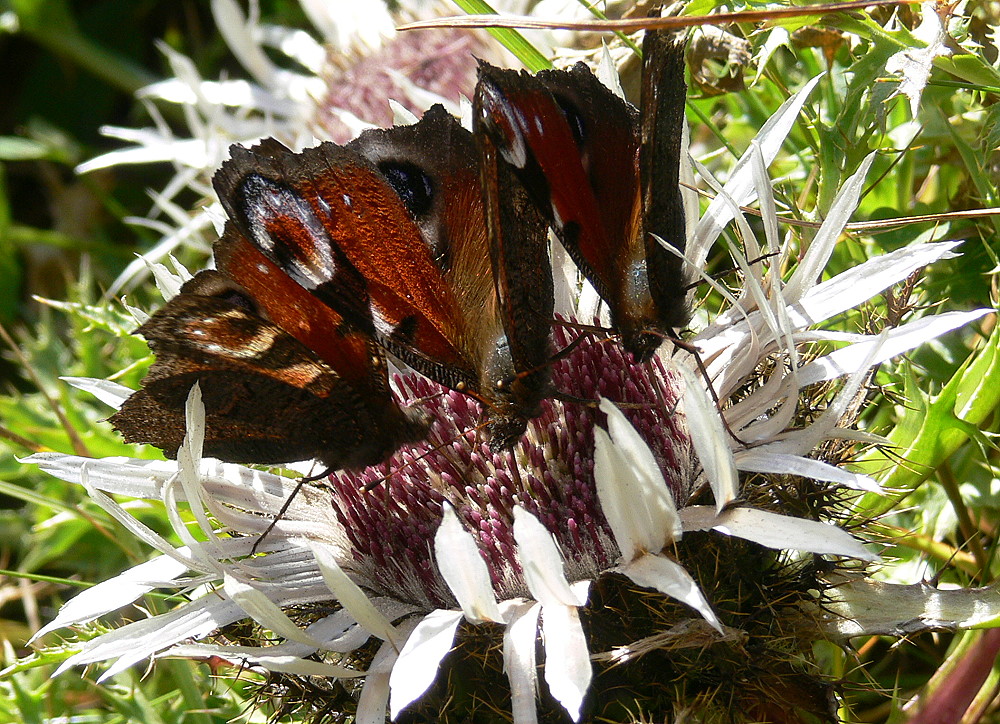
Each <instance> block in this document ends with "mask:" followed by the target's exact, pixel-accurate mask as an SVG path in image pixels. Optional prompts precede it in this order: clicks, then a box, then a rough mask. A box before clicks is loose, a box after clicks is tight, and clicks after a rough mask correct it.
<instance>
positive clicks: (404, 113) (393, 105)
mask: <svg viewBox="0 0 1000 724" xmlns="http://www.w3.org/2000/svg"><path fill="white" fill-rule="evenodd" d="M389 108H390V110H392V125H394V126H412V125H413V124H415V123H416V122H417V121H419V120H420V119H419V118H417V116H416V115H415V114H414V113H413V112H412V111H411V110H410V109H409V108H406V107H405V106H403V105H401V104H400V103H399V101H394V100H393V99H392V98H390V99H389Z"/></svg>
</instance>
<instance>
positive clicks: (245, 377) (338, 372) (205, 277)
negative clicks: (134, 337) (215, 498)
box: [111, 225, 427, 470]
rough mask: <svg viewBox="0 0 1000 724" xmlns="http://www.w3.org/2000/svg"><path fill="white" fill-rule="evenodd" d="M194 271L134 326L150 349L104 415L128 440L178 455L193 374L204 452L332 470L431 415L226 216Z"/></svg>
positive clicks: (374, 457)
mask: <svg viewBox="0 0 1000 724" xmlns="http://www.w3.org/2000/svg"><path fill="white" fill-rule="evenodd" d="M214 252H215V260H216V264H217V266H218V270H207V271H202V272H199V273H198V274H197V275H196V276H195V277H194V278H193V279H191V280H189V281H188V282H186V283H185V284H184V285H183V286H182V287H181V290H180V293H179V294H178V295H177V296H175V297H174V298H172V299H171V300H170V301H168V302H167V304H166V305H165V306H164V307H163V308H162V309H160V310H159V311H158V312H156V313H155V314H154V315H153V316H152V317H150V319H149V320H148V321H147V322H146V323H145V324H143V325H142V326H141V327H140V328H139V329H138V330H137V331H138V333H139V334H141V335H142V336H143V337H145V338H146V341H147V342H148V343H149V346H150V349H152V350H153V352H154V353H155V354H156V362H155V363H154V364H153V365H152V367H151V368H150V370H149V372H148V373H147V375H146V377H145V379H144V380H143V382H142V388H141V389H140V390H138V391H137V392H135V393H134V394H132V395H131V396H130V397H129V398H128V399H127V400H126V401H125V403H124V404H123V405H122V407H121V409H120V410H119V411H118V412H117V413H115V414H114V415H113V416H112V417H111V423H112V425H113V426H114V427H115V428H116V429H117V430H118V431H119V432H121V433H122V435H123V436H124V438H125V440H126V442H132V443H151V444H153V445H155V446H157V447H159V448H160V449H162V450H163V451H164V453H165V454H166V455H167V456H168V457H176V455H177V449H178V447H179V446H180V445H181V442H182V440H183V438H184V434H185V417H184V406H185V401H186V400H187V397H188V393H189V392H190V390H191V387H192V386H193V385H194V384H195V383H199V384H200V386H201V390H202V400H203V402H204V405H205V416H206V417H205V425H206V433H205V441H204V452H205V454H206V455H210V456H212V457H216V458H219V459H221V460H225V461H228V462H240V463H259V464H277V463H287V462H293V461H298V460H308V459H317V460H319V461H320V462H321V463H323V464H324V465H325V466H326V468H327V469H328V470H334V469H340V468H363V467H367V466H369V465H375V464H377V463H380V462H382V461H383V460H385V459H386V458H387V457H388V456H390V455H391V454H392V453H393V452H394V451H395V450H396V449H397V448H398V447H399V446H400V445H402V444H404V443H407V442H415V441H417V440H419V439H421V438H422V437H423V436H424V435H425V433H426V430H427V421H426V420H425V419H424V416H423V415H422V414H421V413H420V411H418V410H410V409H407V410H403V409H401V408H400V407H399V405H397V404H396V402H395V401H394V400H393V398H392V395H391V392H390V390H389V385H388V377H387V371H386V370H387V368H386V364H385V358H384V355H383V353H382V351H381V350H380V349H379V348H378V347H377V346H376V345H374V344H372V342H371V340H369V339H368V338H367V337H366V336H365V335H362V334H358V333H356V332H352V331H350V330H349V329H347V328H346V327H345V326H344V324H343V320H342V319H341V318H340V317H339V316H338V315H337V314H336V313H335V312H334V311H333V310H332V309H329V308H328V307H325V306H324V305H322V304H320V303H318V302H317V300H315V299H314V298H313V297H312V296H311V295H310V294H308V292H306V291H305V290H303V289H302V288H301V287H299V286H298V285H297V284H295V283H294V282H293V281H292V280H291V279H289V278H288V277H287V275H285V274H283V273H282V272H281V271H280V270H279V269H278V268H277V267H276V266H274V265H273V264H272V263H271V262H269V261H268V260H267V259H266V258H265V257H264V256H263V255H261V254H260V253H259V252H258V251H257V250H256V249H254V247H253V246H252V245H251V244H250V243H249V242H247V240H246V238H245V237H243V236H242V235H240V234H239V232H238V231H237V230H236V229H235V227H233V226H232V225H228V226H227V228H226V231H225V233H224V234H223V235H222V237H221V238H220V239H219V240H218V241H217V242H216V244H215V247H214Z"/></svg>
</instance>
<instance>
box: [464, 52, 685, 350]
mask: <svg viewBox="0 0 1000 724" xmlns="http://www.w3.org/2000/svg"><path fill="white" fill-rule="evenodd" d="M681 78H682V80H681V82H682V83H683V76H681ZM681 110H682V112H683V107H682V109H681ZM473 118H474V121H475V123H476V124H477V125H476V128H477V131H478V132H479V133H481V134H482V135H484V136H486V137H488V138H489V139H490V141H491V142H492V143H493V144H494V145H495V146H496V149H497V151H498V154H499V157H500V158H501V159H502V160H503V161H504V162H505V163H507V164H508V165H509V166H510V167H511V168H512V169H513V170H514V172H515V173H516V175H517V177H518V179H519V180H520V182H521V183H522V184H523V185H524V187H525V188H526V189H527V191H528V193H529V194H530V196H531V198H532V200H533V201H534V203H535V204H536V205H537V206H538V208H539V209H540V210H541V211H542V212H543V213H544V214H545V216H546V218H547V219H548V221H549V223H550V224H551V225H552V227H553V229H554V230H555V231H556V234H557V236H558V237H559V238H560V240H561V241H562V243H563V245H564V246H565V247H566V249H567V251H568V252H569V254H570V256H571V257H572V258H573V260H574V261H575V262H576V263H577V265H578V266H579V267H580V270H581V271H582V272H583V274H584V275H585V276H586V277H587V279H589V280H590V282H591V283H592V284H593V285H594V287H595V288H596V289H597V292H598V293H599V294H600V295H601V297H602V298H603V299H604V300H605V301H606V302H607V304H608V306H609V308H610V311H611V321H612V325H613V326H614V327H615V329H616V330H617V331H618V332H619V333H620V334H621V335H622V340H623V343H624V344H625V346H626V347H627V348H628V349H629V350H631V351H632V352H633V353H634V354H635V355H636V356H637V357H639V358H640V359H645V358H647V357H648V356H649V355H650V354H652V352H653V350H655V349H656V347H657V346H658V345H659V344H660V342H661V341H662V337H663V333H664V332H665V331H666V330H667V329H668V328H669V326H671V324H672V323H673V322H674V321H676V320H677V319H678V315H677V313H676V312H675V311H674V310H672V309H669V308H666V307H664V306H661V304H660V302H661V301H662V302H667V301H668V300H669V299H671V292H670V289H668V288H667V287H668V286H669V284H670V283H671V278H670V274H671V273H672V272H673V271H674V269H675V267H674V266H671V262H670V260H669V259H666V258H665V257H664V256H663V255H664V254H666V252H664V251H663V250H662V248H660V247H659V246H658V245H655V244H652V243H648V242H647V239H646V234H645V233H644V226H643V220H642V210H643V207H642V202H643V199H642V193H641V188H640V173H639V157H640V150H639V149H640V126H639V116H638V114H637V112H636V110H635V109H634V108H632V107H631V106H629V105H628V104H627V103H625V101H623V100H622V99H620V98H618V97H617V96H616V95H615V94H614V93H612V92H611V91H610V90H609V89H608V88H606V87H605V86H604V85H603V84H602V83H601V82H600V81H598V80H597V78H596V77H595V76H594V75H593V74H592V73H591V72H590V71H589V70H588V69H587V68H586V66H584V65H583V64H577V65H576V66H575V67H574V68H572V69H571V70H569V71H543V72H541V73H539V74H537V75H536V76H531V75H528V74H527V73H524V72H521V73H518V72H515V71H507V70H499V69H497V68H493V67H492V66H490V65H488V64H486V63H482V64H480V71H479V84H478V85H477V89H476V97H475V100H474V102H473ZM664 118H666V116H665V115H664ZM656 176H657V178H659V177H661V176H662V174H656ZM651 177H652V175H651ZM675 178H676V175H675ZM657 228H660V227H659V226H658V227H657ZM681 243H682V242H681ZM650 262H652V263H650ZM651 277H654V278H651ZM677 284H678V285H679V282H677ZM679 316H680V317H683V316H684V315H683V314H682V315H679Z"/></svg>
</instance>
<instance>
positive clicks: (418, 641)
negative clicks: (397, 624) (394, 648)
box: [389, 609, 462, 719]
mask: <svg viewBox="0 0 1000 724" xmlns="http://www.w3.org/2000/svg"><path fill="white" fill-rule="evenodd" d="M461 621H462V612H461V611H444V610H441V609H438V610H436V611H431V612H430V613H429V614H427V615H426V616H424V618H423V619H422V620H421V621H420V623H418V624H417V627H416V628H415V629H413V633H411V634H410V636H409V638H407V639H406V645H405V646H403V650H402V651H400V652H399V658H398V659H397V660H396V663H395V664H394V665H393V667H392V673H391V674H390V675H389V717H390V718H391V719H395V718H396V717H397V716H398V715H399V713H400V712H401V711H402V710H403V709H405V708H406V707H407V706H409V705H410V704H411V703H412V702H414V701H416V700H417V699H419V698H420V697H421V696H423V694H424V692H425V691H427V689H428V688H429V687H430V685H431V684H432V683H434V678H435V677H436V676H437V672H438V668H439V667H440V666H441V660H442V659H443V658H444V657H445V656H446V655H447V654H448V652H449V651H451V645H452V642H453V641H454V640H455V631H456V630H458V624H459V623H461Z"/></svg>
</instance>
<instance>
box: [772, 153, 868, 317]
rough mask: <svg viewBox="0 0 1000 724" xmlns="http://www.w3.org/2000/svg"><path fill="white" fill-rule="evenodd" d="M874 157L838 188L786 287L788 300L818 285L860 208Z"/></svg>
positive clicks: (785, 293) (798, 297)
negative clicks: (844, 233) (848, 225)
mask: <svg viewBox="0 0 1000 724" xmlns="http://www.w3.org/2000/svg"><path fill="white" fill-rule="evenodd" d="M874 160H875V153H874V152H872V153H870V154H869V155H868V156H866V157H865V159H864V160H863V161H862V162H861V165H860V166H859V167H858V170H857V171H855V172H854V173H853V174H851V176H850V178H848V179H847V180H846V181H845V182H844V184H843V185H842V186H841V187H840V189H839V190H838V191H837V196H836V198H834V200H833V203H832V204H831V205H830V209H829V211H827V213H826V215H825V218H824V219H823V225H822V226H821V227H820V229H819V231H817V232H816V236H815V238H813V240H812V241H811V242H810V243H809V249H808V251H806V254H805V256H804V257H803V258H802V261H801V262H799V265H798V266H797V267H796V269H795V272H794V273H793V274H792V278H791V279H789V280H788V283H787V284H786V285H785V287H784V297H785V299H786V301H788V302H796V301H798V300H799V299H800V298H801V297H802V295H803V294H805V292H806V290H807V289H810V288H811V287H814V286H816V280H817V279H819V277H820V274H821V273H822V272H823V269H825V268H826V264H827V262H828V261H829V260H830V255H831V254H833V247H834V246H835V245H836V243H837V239H839V238H840V235H841V234H842V233H843V231H844V227H845V226H847V222H848V221H850V219H851V216H852V215H853V214H854V211H855V209H857V208H858V200H859V199H860V198H861V191H862V190H863V188H864V184H865V176H867V175H868V169H870V168H871V165H872V162H873V161H874Z"/></svg>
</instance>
